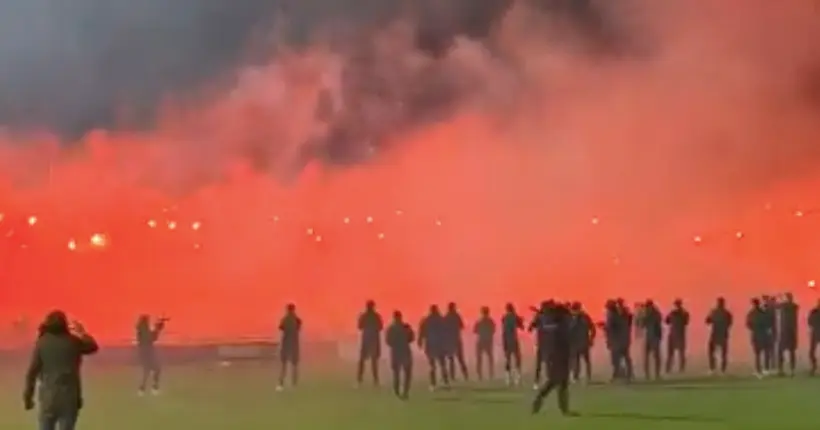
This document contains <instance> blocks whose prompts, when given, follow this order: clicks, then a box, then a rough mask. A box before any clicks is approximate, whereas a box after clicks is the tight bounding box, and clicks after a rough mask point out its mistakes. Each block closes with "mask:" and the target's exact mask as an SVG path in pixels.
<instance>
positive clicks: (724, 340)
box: [706, 297, 734, 374]
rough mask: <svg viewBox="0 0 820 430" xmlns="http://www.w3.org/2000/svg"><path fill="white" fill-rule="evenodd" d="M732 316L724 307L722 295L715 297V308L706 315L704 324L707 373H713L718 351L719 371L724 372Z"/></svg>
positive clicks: (727, 359) (732, 321) (726, 362)
mask: <svg viewBox="0 0 820 430" xmlns="http://www.w3.org/2000/svg"><path fill="white" fill-rule="evenodd" d="M733 323H734V318H733V317H732V313H731V312H729V310H728V309H726V300H725V299H724V298H723V297H719V298H718V299H717V304H716V305H715V308H714V309H712V311H711V312H709V316H707V317H706V324H707V325H709V327H710V330H709V345H708V347H707V348H708V351H707V353H708V354H709V373H714V372H715V370H716V368H717V363H716V357H715V355H716V354H718V351H720V373H724V374H725V373H726V367H727V366H728V363H729V333H730V331H731V329H732V324H733Z"/></svg>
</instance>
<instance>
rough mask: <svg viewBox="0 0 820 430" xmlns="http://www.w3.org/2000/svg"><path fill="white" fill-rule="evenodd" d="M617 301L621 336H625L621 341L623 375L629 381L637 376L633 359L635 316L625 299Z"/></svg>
mask: <svg viewBox="0 0 820 430" xmlns="http://www.w3.org/2000/svg"><path fill="white" fill-rule="evenodd" d="M615 303H616V305H617V307H618V317H619V318H620V319H621V328H622V329H621V331H620V336H622V337H623V338H622V339H621V340H620V342H619V343H620V346H621V350H620V356H621V362H622V367H623V370H624V375H623V376H624V378H625V379H626V380H627V381H631V380H632V378H633V377H634V376H635V366H634V365H633V361H632V334H633V332H632V327H633V323H634V316H633V315H632V312H630V310H629V307H628V306H627V305H626V303H625V302H624V299H618V300H617V301H616V302H615Z"/></svg>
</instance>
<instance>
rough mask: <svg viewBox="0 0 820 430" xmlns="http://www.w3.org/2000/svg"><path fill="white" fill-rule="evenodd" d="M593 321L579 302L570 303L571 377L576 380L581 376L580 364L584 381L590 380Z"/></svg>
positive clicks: (593, 341)
mask: <svg viewBox="0 0 820 430" xmlns="http://www.w3.org/2000/svg"><path fill="white" fill-rule="evenodd" d="M595 334H596V331H595V323H594V322H592V318H591V317H590V316H589V314H588V313H587V312H586V311H585V310H584V307H583V305H581V302H574V303H573V304H572V360H573V362H572V377H573V379H574V380H576V381H578V380H579V379H580V376H581V366H582V365H583V366H584V368H585V370H586V372H585V374H586V381H587V382H589V381H590V380H592V360H591V359H590V352H591V350H592V345H593V344H594V343H595Z"/></svg>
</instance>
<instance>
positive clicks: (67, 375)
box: [23, 310, 99, 430]
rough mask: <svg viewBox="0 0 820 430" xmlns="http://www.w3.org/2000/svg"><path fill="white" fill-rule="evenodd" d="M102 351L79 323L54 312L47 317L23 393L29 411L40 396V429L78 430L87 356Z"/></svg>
mask: <svg viewBox="0 0 820 430" xmlns="http://www.w3.org/2000/svg"><path fill="white" fill-rule="evenodd" d="M98 349H99V346H98V345H97V342H96V341H95V340H94V338H93V337H91V336H90V335H89V334H88V332H86V331H85V328H84V327H83V325H82V324H80V323H79V322H76V321H75V322H73V324H72V325H71V326H69V323H68V318H67V317H66V314H65V313H64V312H62V311H59V310H57V311H52V312H51V313H49V314H48V315H47V316H46V318H45V320H44V321H43V323H42V324H41V325H40V329H39V336H38V338H37V341H36V342H35V344H34V352H33V353H32V355H31V362H30V363H29V366H28V370H27V371H26V377H25V389H24V391H23V405H24V407H25V409H26V410H31V409H34V406H35V402H34V394H35V391H36V392H37V394H38V396H37V400H38V403H39V414H38V415H39V422H40V429H42V430H55V429H60V430H74V428H75V427H76V424H77V419H78V417H79V413H80V409H82V407H83V395H82V382H81V375H80V367H81V366H82V362H83V356H85V355H91V354H94V353H96V352H97V350H98ZM38 383H39V384H38Z"/></svg>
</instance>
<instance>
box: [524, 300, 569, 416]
mask: <svg viewBox="0 0 820 430" xmlns="http://www.w3.org/2000/svg"><path fill="white" fill-rule="evenodd" d="M539 324H541V327H539V328H538V330H544V331H548V332H550V336H549V337H548V338H547V339H548V340H549V342H550V345H549V347H548V348H547V350H546V351H547V360H548V361H549V366H548V368H547V382H546V383H545V384H544V385H543V386H540V387H539V389H538V394H536V396H535V399H534V400H533V402H532V413H533V414H535V413H538V412H539V411H540V410H541V407H542V406H543V404H544V399H546V397H547V396H548V395H549V394H550V393H551V392H552V391H553V390H558V408H559V409H560V410H561V413H562V414H563V415H565V416H574V415H576V414H574V413H573V412H571V411H570V409H569V382H570V373H571V370H572V357H571V356H572V314H571V312H570V310H569V309H568V307H567V306H565V305H563V304H556V305H554V306H550V307H549V309H548V310H547V312H546V313H545V314H543V315H542V318H540V319H539Z"/></svg>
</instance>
